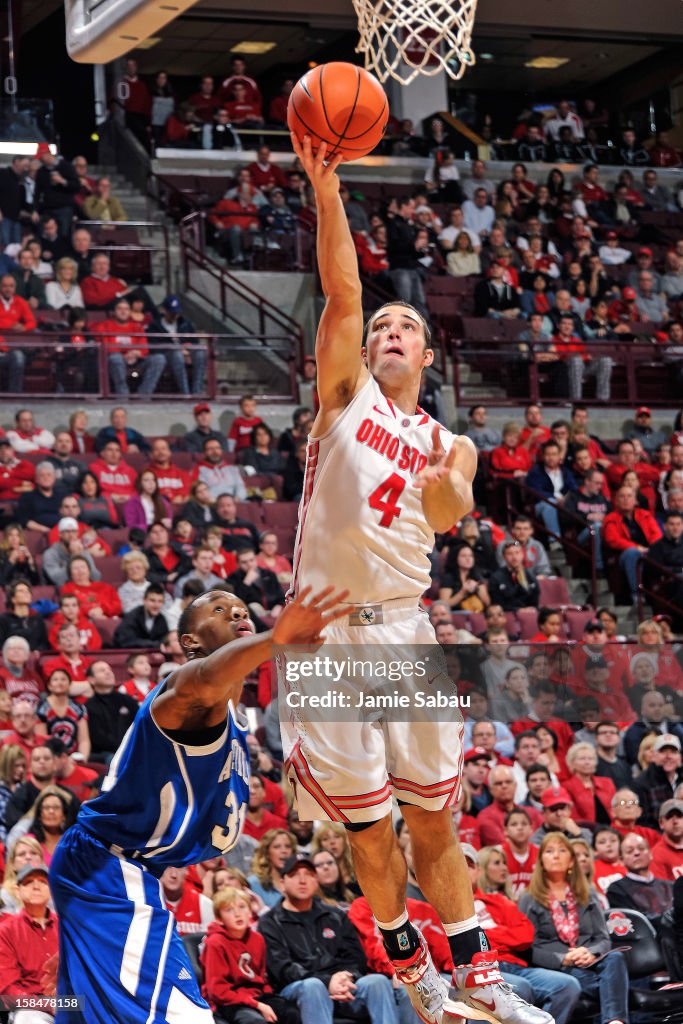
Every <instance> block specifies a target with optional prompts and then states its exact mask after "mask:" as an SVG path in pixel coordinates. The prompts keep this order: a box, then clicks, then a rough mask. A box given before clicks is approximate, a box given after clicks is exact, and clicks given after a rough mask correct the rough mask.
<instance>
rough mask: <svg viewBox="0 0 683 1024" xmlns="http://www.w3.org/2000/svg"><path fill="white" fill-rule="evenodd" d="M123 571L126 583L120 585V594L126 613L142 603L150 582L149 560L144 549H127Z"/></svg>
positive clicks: (122, 566) (122, 564) (122, 563)
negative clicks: (148, 576) (148, 575)
mask: <svg viewBox="0 0 683 1024" xmlns="http://www.w3.org/2000/svg"><path fill="white" fill-rule="evenodd" d="M121 572H122V573H123V576H124V579H125V583H122V584H121V586H120V587H119V589H118V595H119V600H120V601H121V608H122V610H123V614H124V615H125V614H126V613H127V612H132V611H133V609H134V608H138V607H139V606H140V605H141V604H142V599H143V597H144V596H145V591H146V590H147V587H148V586H149V584H150V581H149V580H148V579H147V573H148V572H149V560H148V558H147V555H146V554H145V553H144V551H127V552H126V554H125V555H124V556H123V558H122V559H121Z"/></svg>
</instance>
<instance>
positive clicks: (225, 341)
mask: <svg viewBox="0 0 683 1024" xmlns="http://www.w3.org/2000/svg"><path fill="white" fill-rule="evenodd" d="M81 333H82V334H83V335H85V336H86V338H87V341H86V342H85V343H84V344H78V345H75V344H73V343H72V342H71V334H72V331H71V330H70V329H69V328H68V327H66V326H64V327H60V326H58V325H55V329H54V330H53V331H51V332H40V331H35V332H31V333H24V332H22V333H21V335H20V336H19V335H18V334H17V333H15V332H12V331H3V335H2V345H3V349H2V350H0V395H1V396H2V397H3V398H9V399H15V398H17V399H18V398H39V399H41V400H43V399H48V398H56V399H62V398H63V397H64V396H65V395H68V396H69V397H70V398H78V399H83V400H92V401H95V400H98V399H102V398H104V399H107V398H112V397H116V396H117V395H120V394H122V392H121V391H120V390H119V391H115V390H114V388H113V386H112V379H111V365H110V361H109V357H110V356H111V355H112V354H113V353H114V352H117V351H122V352H123V353H124V358H125V352H126V351H135V348H136V344H135V336H132V337H133V340H132V341H131V344H130V347H129V348H128V349H127V350H126V349H124V350H122V349H120V348H116V349H115V348H113V347H110V346H108V345H107V344H106V343H105V341H104V339H105V338H106V337H111V331H102V330H101V329H100V328H99V324H98V322H95V323H92V324H90V325H88V327H87V328H86V329H85V330H84V331H83V332H81ZM122 333H124V334H125V333H126V329H125V326H124V327H123V330H122ZM168 338H169V336H168V334H166V333H165V332H164V333H163V334H157V333H146V334H144V335H140V343H142V344H141V346H140V347H143V346H144V348H147V347H148V355H149V356H154V355H163V356H165V357H166V359H165V364H164V366H163V367H161V375H160V377H159V381H158V384H157V386H156V387H155V389H154V392H153V393H152V394H151V395H150V394H146V393H142V394H137V391H138V389H139V386H140V384H141V383H142V377H143V374H144V370H145V363H144V361H138V362H137V364H136V365H130V366H128V367H127V372H126V377H127V384H128V387H129V391H130V396H129V397H130V398H132V399H135V398H136V397H139V398H140V399H143V400H144V401H145V402H148V401H151V402H158V401H166V402H168V400H169V399H174V398H177V399H178V400H179V401H180V400H182V398H183V397H185V396H183V395H182V394H181V393H180V391H179V389H178V383H177V379H176V375H175V373H174V371H173V364H172V361H171V360H170V359H169V358H168V357H169V356H170V355H171V354H175V355H176V356H177V354H178V353H179V352H182V351H184V350H187V351H188V352H189V353H190V359H191V354H192V353H193V352H197V351H200V350H203V351H205V352H206V379H205V384H204V387H203V389H202V390H201V391H192V392H191V395H192V397H193V398H207V399H212V400H215V399H217V400H219V401H220V399H221V398H223V399H226V400H227V399H234V398H235V397H236V396H239V395H240V394H242V393H243V392H244V391H246V390H249V391H251V392H255V397H257V398H260V399H269V400H271V401H287V402H291V401H294V400H297V399H298V385H297V378H296V372H295V370H294V363H295V345H294V342H293V339H292V337H291V335H288V334H280V335H273V334H269V335H268V336H265V335H260V336H259V335H257V334H253V333H248V334H238V333H235V334H207V333H205V332H197V333H196V334H179V335H177V336H176V341H175V343H169V340H168ZM183 343H184V344H183ZM265 348H267V350H268V352H269V353H270V355H271V356H273V355H274V356H275V357H276V359H277V360H279V362H280V363H281V364H282V365H283V366H284V367H285V368H286V370H285V372H284V373H280V372H274V373H271V374H270V375H269V385H271V386H270V387H269V389H268V391H264V392H262V393H259V392H258V389H256V388H254V386H253V377H254V374H251V373H250V372H249V371H250V364H251V363H253V362H255V361H257V360H259V359H262V358H263V352H264V349H265ZM15 351H16V352H21V353H22V354H23V356H24V360H25V367H24V369H23V371H22V373H21V377H22V381H23V383H22V387H21V388H20V389H19V390H17V391H13V392H10V391H8V390H7V381H8V373H9V372H10V367H9V365H8V363H9V357H10V356H11V353H12V352H15ZM236 366H241V367H242V368H243V371H244V372H243V373H242V374H240V373H239V372H236V369H235V367H236ZM222 368H225V369H222ZM185 372H186V374H187V378H188V385H189V386H190V387H191V386H192V365H191V364H189V365H186V367H185Z"/></svg>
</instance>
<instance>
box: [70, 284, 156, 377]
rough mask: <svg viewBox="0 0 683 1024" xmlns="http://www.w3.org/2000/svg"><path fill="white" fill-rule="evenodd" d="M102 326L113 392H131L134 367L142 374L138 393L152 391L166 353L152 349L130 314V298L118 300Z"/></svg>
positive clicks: (142, 328) (141, 326)
mask: <svg viewBox="0 0 683 1024" xmlns="http://www.w3.org/2000/svg"><path fill="white" fill-rule="evenodd" d="M84 283H85V282H84ZM99 330H100V332H101V333H102V335H103V337H102V344H103V345H104V347H105V349H106V351H107V353H108V355H107V362H108V364H109V378H110V380H111V386H112V390H113V391H114V393H115V394H117V395H128V394H129V393H130V392H129V388H128V371H129V370H133V369H134V370H136V371H137V372H138V373H140V374H142V381H141V383H140V385H139V387H138V391H137V393H138V394H139V395H151V394H152V392H153V391H154V390H155V388H156V386H157V384H158V383H159V378H160V377H161V375H162V373H163V372H164V368H165V366H166V357H165V356H164V354H163V353H162V352H154V353H150V350H149V343H148V340H147V336H146V334H145V331H144V327H143V325H142V324H140V323H138V322H137V321H136V320H133V319H132V318H131V315H130V303H129V302H128V299H126V298H119V299H117V300H116V303H115V304H114V309H113V311H112V316H111V318H110V319H108V320H104V321H102V323H101V324H99Z"/></svg>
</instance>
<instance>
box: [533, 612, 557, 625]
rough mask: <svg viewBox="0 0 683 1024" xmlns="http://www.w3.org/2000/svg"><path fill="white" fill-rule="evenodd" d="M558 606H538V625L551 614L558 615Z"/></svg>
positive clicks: (545, 620)
mask: <svg viewBox="0 0 683 1024" xmlns="http://www.w3.org/2000/svg"><path fill="white" fill-rule="evenodd" d="M559 614H560V609H559V608H539V610H538V618H537V622H538V625H539V626H542V625H543V623H544V622H547V621H548V619H549V618H550V616H551V615H559Z"/></svg>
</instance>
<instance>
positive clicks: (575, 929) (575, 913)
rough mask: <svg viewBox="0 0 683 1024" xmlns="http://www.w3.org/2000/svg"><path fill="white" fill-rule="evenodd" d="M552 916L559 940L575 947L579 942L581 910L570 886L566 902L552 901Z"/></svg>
mask: <svg viewBox="0 0 683 1024" xmlns="http://www.w3.org/2000/svg"><path fill="white" fill-rule="evenodd" d="M550 914H551V917H552V919H553V924H554V925H555V931H556V932H557V937H558V939H559V940H560V941H561V942H565V943H566V944H567V945H568V946H569V947H572V948H573V947H575V946H576V945H577V944H578V941H579V910H578V907H577V905H576V897H575V896H574V893H573V892H572V891H571V889H570V888H569V886H567V894H566V896H565V898H564V900H551V901H550Z"/></svg>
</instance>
